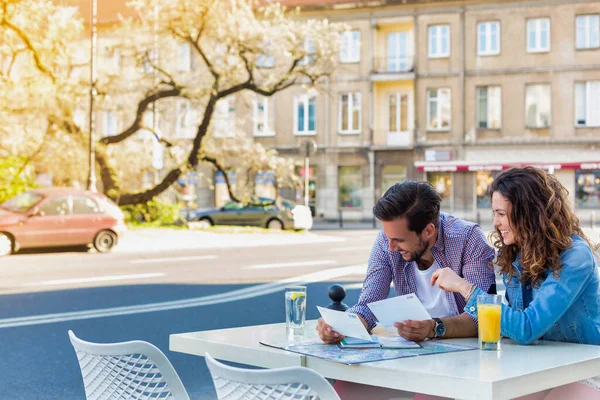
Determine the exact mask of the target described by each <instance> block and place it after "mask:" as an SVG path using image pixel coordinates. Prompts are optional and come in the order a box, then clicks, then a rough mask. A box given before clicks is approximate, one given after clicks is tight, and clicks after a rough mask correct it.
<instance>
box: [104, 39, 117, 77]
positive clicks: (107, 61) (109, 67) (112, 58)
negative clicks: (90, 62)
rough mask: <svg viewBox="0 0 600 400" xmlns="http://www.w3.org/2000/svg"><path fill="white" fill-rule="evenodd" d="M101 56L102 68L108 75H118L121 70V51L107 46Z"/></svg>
mask: <svg viewBox="0 0 600 400" xmlns="http://www.w3.org/2000/svg"><path fill="white" fill-rule="evenodd" d="M102 54H103V55H102V68H103V69H104V70H105V71H106V72H107V73H109V74H110V73H112V74H116V73H118V72H119V71H120V69H121V50H120V49H118V48H111V47H108V46H107V47H105V48H104V49H103V51H102Z"/></svg>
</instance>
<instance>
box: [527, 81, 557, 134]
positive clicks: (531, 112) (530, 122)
mask: <svg viewBox="0 0 600 400" xmlns="http://www.w3.org/2000/svg"><path fill="white" fill-rule="evenodd" d="M550 99H551V97H550V85H547V84H543V85H527V86H526V89H525V113H526V114H525V123H526V124H527V127H528V128H548V127H550V119H551V115H550V104H551V102H550Z"/></svg>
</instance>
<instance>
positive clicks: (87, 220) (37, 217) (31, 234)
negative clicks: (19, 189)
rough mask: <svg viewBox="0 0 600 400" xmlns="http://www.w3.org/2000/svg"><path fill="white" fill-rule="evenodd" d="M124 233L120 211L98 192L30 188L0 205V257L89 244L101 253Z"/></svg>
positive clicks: (110, 247) (109, 247) (114, 243)
mask: <svg viewBox="0 0 600 400" xmlns="http://www.w3.org/2000/svg"><path fill="white" fill-rule="evenodd" d="M124 230H125V225H124V223H123V212H121V210H120V209H119V207H118V206H117V205H116V204H115V203H113V202H112V201H111V200H109V199H108V198H107V197H106V196H105V195H104V194H102V193H94V192H87V191H82V190H77V189H70V188H47V189H34V190H31V191H28V192H25V193H22V194H20V195H17V196H15V197H13V198H12V199H10V200H8V201H6V202H5V203H2V204H0V256H5V255H8V254H11V253H13V252H15V251H18V250H19V249H26V248H32V247H59V246H76V245H89V244H92V245H93V246H94V248H95V249H96V250H97V251H98V252H100V253H104V252H107V251H110V250H111V249H112V248H113V247H114V246H115V245H116V244H117V242H118V240H119V236H120V235H121V234H122V233H123V231H124Z"/></svg>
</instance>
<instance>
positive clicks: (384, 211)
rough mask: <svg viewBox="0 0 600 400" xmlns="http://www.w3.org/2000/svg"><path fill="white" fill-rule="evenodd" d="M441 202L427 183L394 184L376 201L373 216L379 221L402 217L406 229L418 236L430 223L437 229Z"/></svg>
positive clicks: (439, 197)
mask: <svg viewBox="0 0 600 400" xmlns="http://www.w3.org/2000/svg"><path fill="white" fill-rule="evenodd" d="M441 202H442V198H441V196H440V195H439V193H438V192H437V191H436V190H435V189H434V188H433V186H431V184H430V183H429V182H423V181H418V182H417V181H406V182H402V183H396V184H395V185H394V186H392V187H391V188H389V189H388V190H387V192H385V194H384V195H383V196H382V197H381V198H380V199H379V200H377V203H376V204H375V207H373V215H375V217H377V218H378V219H380V220H381V221H393V220H395V219H397V218H401V217H404V218H406V222H407V223H408V229H409V230H411V231H413V232H416V233H417V235H419V234H421V232H423V229H425V227H426V226H427V225H428V224H430V223H432V224H433V225H434V226H435V227H436V228H437V226H438V223H439V219H440V203H441Z"/></svg>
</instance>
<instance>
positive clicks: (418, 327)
mask: <svg viewBox="0 0 600 400" xmlns="http://www.w3.org/2000/svg"><path fill="white" fill-rule="evenodd" d="M394 326H395V327H396V329H397V330H398V335H400V336H402V337H403V338H404V339H406V340H412V341H413V342H420V341H422V340H424V339H425V338H432V337H433V336H434V334H433V328H434V327H435V321H434V320H432V319H426V320H423V321H412V320H408V321H403V322H396V323H395V324H394Z"/></svg>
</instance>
